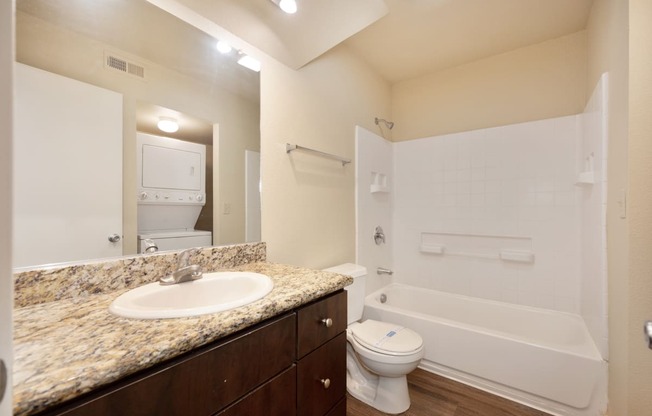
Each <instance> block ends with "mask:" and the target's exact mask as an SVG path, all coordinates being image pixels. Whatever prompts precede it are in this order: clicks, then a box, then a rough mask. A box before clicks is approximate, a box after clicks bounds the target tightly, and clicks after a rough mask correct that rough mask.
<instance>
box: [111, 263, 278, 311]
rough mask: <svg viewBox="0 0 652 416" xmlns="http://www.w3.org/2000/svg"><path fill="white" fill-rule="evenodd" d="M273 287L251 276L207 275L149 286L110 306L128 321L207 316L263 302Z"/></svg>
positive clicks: (266, 279) (269, 281)
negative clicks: (260, 300)
mask: <svg viewBox="0 0 652 416" xmlns="http://www.w3.org/2000/svg"><path fill="white" fill-rule="evenodd" d="M273 287H274V283H273V282H272V279H270V278H269V277H268V276H265V275H263V274H258V273H251V272H215V273H204V277H202V278H201V279H199V280H193V281H191V282H184V283H178V284H173V285H168V286H165V285H161V284H160V283H159V282H155V283H149V284H146V285H143V286H140V287H137V288H135V289H132V290H130V291H128V292H125V293H123V294H122V295H120V296H118V297H117V298H116V299H115V300H114V301H113V302H112V303H111V306H109V311H110V312H111V313H113V314H114V315H118V316H122V317H125V318H137V319H161V318H183V317H186V316H196V315H204V314H209V313H215V312H221V311H226V310H229V309H233V308H237V307H239V306H243V305H246V304H249V303H252V302H255V301H257V300H258V299H261V298H263V297H264V296H265V295H267V294H268V293H269V292H271V291H272V288H273Z"/></svg>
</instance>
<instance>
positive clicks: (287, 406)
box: [217, 366, 346, 416]
mask: <svg viewBox="0 0 652 416" xmlns="http://www.w3.org/2000/svg"><path fill="white" fill-rule="evenodd" d="M296 394H297V367H296V366H292V367H291V368H289V369H288V370H285V371H284V372H283V373H281V374H279V375H278V376H276V377H274V378H273V379H272V380H270V381H269V382H267V383H265V384H263V385H262V386H260V387H258V388H257V389H256V390H254V391H253V392H251V393H250V394H248V395H247V396H245V397H244V398H243V399H242V400H240V401H238V402H236V403H235V404H232V405H231V406H229V407H228V408H226V409H225V410H223V411H221V412H220V413H218V414H217V416H244V415H265V416H295V415H296V414H297V400H296ZM345 414H346V413H345Z"/></svg>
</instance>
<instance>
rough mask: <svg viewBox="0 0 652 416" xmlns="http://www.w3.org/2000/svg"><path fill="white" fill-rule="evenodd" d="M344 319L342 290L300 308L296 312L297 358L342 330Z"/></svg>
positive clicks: (344, 297)
mask: <svg viewBox="0 0 652 416" xmlns="http://www.w3.org/2000/svg"><path fill="white" fill-rule="evenodd" d="M346 319H347V318H346V291H344V290H342V291H340V292H338V293H336V294H334V295H332V296H329V297H327V298H325V299H324V300H320V301H318V302H315V303H313V304H311V305H308V306H306V307H304V308H302V309H300V310H299V311H298V312H297V333H298V335H297V337H298V338H297V356H298V358H301V357H303V356H305V355H306V354H308V353H310V352H311V351H313V350H314V349H315V348H317V347H319V346H320V345H322V344H323V343H324V342H326V341H328V340H330V339H331V338H333V337H334V336H336V335H337V334H340V333H342V332H344V331H345V330H346ZM328 320H330V321H328Z"/></svg>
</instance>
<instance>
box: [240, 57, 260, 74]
mask: <svg viewBox="0 0 652 416" xmlns="http://www.w3.org/2000/svg"><path fill="white" fill-rule="evenodd" d="M238 63H239V64H240V65H242V66H244V67H245V68H249V69H251V70H252V71H256V72H260V68H261V63H260V61H259V60H257V59H254V58H252V57H251V56H249V55H245V54H242V55H240V59H238Z"/></svg>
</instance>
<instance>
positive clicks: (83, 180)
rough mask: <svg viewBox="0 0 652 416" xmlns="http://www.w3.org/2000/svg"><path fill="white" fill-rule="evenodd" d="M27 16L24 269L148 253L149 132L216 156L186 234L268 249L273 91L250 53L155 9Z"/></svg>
mask: <svg viewBox="0 0 652 416" xmlns="http://www.w3.org/2000/svg"><path fill="white" fill-rule="evenodd" d="M16 8H17V11H16V60H17V61H18V63H19V64H18V66H17V76H16V120H17V121H16V136H17V142H18V143H19V144H18V145H17V146H16V149H15V151H14V153H15V154H14V159H15V160H16V163H15V165H16V168H15V172H14V177H15V179H14V181H15V183H14V189H15V194H16V195H15V197H14V200H15V207H14V230H15V231H14V234H15V237H14V253H15V255H14V265H15V266H16V267H26V266H36V265H42V264H48V263H58V262H63V261H77V260H87V259H92V258H102V257H110V256H116V255H123V254H124V255H129V254H135V253H136V252H138V251H139V241H138V234H139V230H141V228H142V227H141V224H139V223H143V217H142V215H141V213H140V212H139V209H138V207H139V206H140V204H139V201H140V199H139V197H140V194H141V192H142V190H140V187H141V185H142V175H140V176H141V182H140V183H139V181H138V178H139V173H138V157H137V153H138V152H137V149H138V146H137V142H138V140H137V137H138V134H139V133H138V132H140V133H145V134H149V135H155V136H162V137H167V138H172V139H174V140H179V141H184V142H188V143H199V144H202V145H204V146H205V149H206V151H205V160H204V162H205V172H204V178H203V179H204V184H205V185H204V186H205V190H204V192H201V193H202V194H204V196H203V197H202V199H204V201H203V205H201V208H200V214H199V215H198V216H197V220H196V221H194V223H193V224H191V225H187V224H184V225H183V226H182V228H187V229H188V230H187V231H190V230H204V231H207V232H209V233H210V239H211V240H212V244H213V245H221V244H232V243H241V242H246V241H258V240H260V177H259V171H260V169H259V168H260V167H259V160H260V156H259V151H260V130H259V124H260V122H259V119H260V99H259V88H260V87H259V86H260V81H259V75H258V73H256V72H254V71H251V70H249V69H247V68H244V67H242V66H240V65H238V64H237V51H231V52H230V53H227V54H222V53H220V52H218V51H217V48H216V42H217V40H216V39H214V38H212V37H210V36H208V35H206V34H205V33H203V32H201V31H199V30H197V29H196V28H194V27H192V26H190V25H188V24H186V23H184V22H182V21H180V20H179V19H177V18H176V17H174V16H172V15H170V14H168V13H166V12H164V11H162V10H160V9H158V8H157V7H155V6H153V5H151V4H150V3H148V2H146V1H144V0H138V1H136V0H96V1H93V2H88V1H86V0H17V2H16ZM44 96H45V97H44ZM37 103H38V105H37ZM161 118H172V119H175V120H176V121H177V122H178V123H179V129H178V131H176V132H173V133H166V132H163V131H161V130H160V129H159V128H158V127H157V123H158V121H160V119H161ZM100 143H101V144H102V145H100ZM105 145H106V146H108V147H107V149H104V147H103V146H105ZM141 157H142V155H141ZM141 161H142V159H141ZM78 162H79V163H81V162H84V163H81V164H78ZM116 167H117V170H116ZM186 168H188V169H186ZM189 169H192V167H189V166H186V167H185V168H184V169H183V170H184V171H185V174H188V172H189V171H190V170H189ZM163 171H165V172H168V171H166V170H165V169H163ZM199 171H200V172H201V169H200V170H199ZM141 173H142V172H141ZM168 173H169V172H168ZM194 174H199V173H198V172H197V171H195V172H194ZM166 186H172V187H174V186H176V185H166ZM168 191H170V192H171V191H173V189H168ZM198 192H199V191H198ZM160 196H161V197H164V196H163V195H160ZM168 196H169V195H168ZM108 207H110V208H111V209H110V210H109V211H111V212H110V213H105V212H104V211H105V210H104V208H107V209H108ZM157 215H158V214H157ZM173 215H174V214H173ZM139 216H140V218H139ZM152 230H153V228H152V226H151V225H150V226H149V228H148V229H147V231H152ZM141 234H143V233H141ZM116 236H117V238H116ZM111 240H113V241H111ZM195 245H196V244H195Z"/></svg>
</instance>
